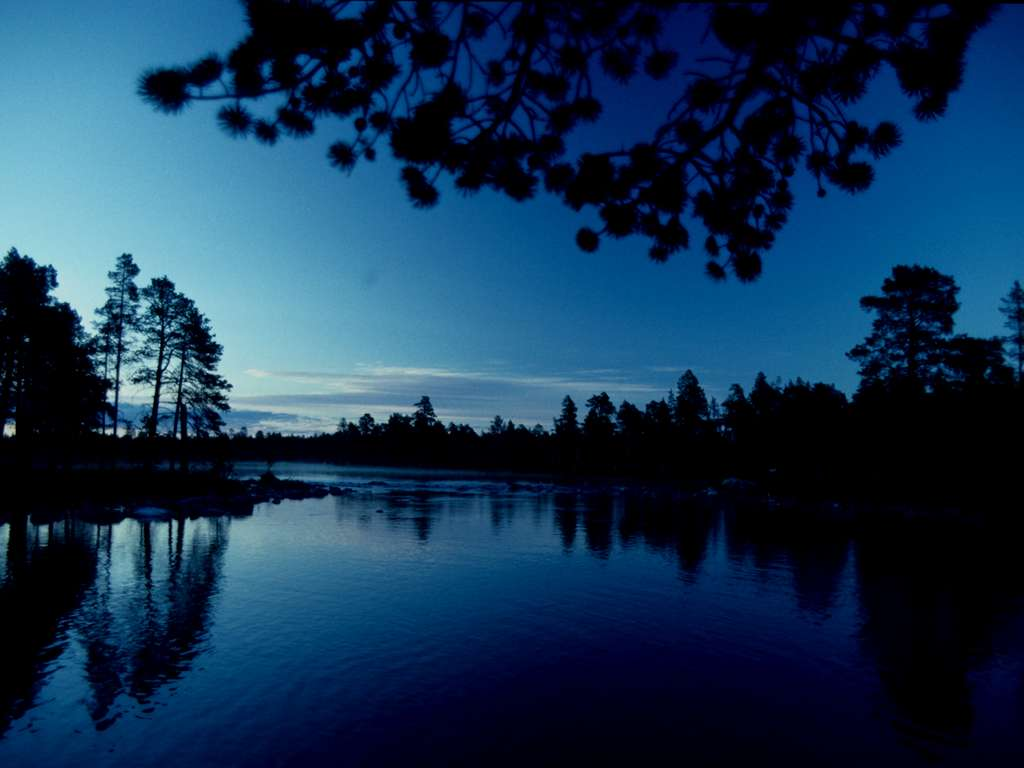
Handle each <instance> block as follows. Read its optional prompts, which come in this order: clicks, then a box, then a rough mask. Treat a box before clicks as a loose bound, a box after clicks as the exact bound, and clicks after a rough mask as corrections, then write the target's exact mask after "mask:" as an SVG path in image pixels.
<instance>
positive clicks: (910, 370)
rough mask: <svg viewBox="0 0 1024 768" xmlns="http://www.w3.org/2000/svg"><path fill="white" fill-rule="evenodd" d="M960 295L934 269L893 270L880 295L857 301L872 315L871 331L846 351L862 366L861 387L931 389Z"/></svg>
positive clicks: (939, 375) (938, 376)
mask: <svg viewBox="0 0 1024 768" xmlns="http://www.w3.org/2000/svg"><path fill="white" fill-rule="evenodd" d="M959 291H960V289H959V288H958V287H957V285H956V283H955V282H954V280H953V278H952V277H950V276H948V275H944V274H942V273H941V272H939V271H937V270H935V269H933V268H932V267H922V266H919V265H913V266H904V265H900V266H896V267H893V269H892V275H891V276H890V277H887V278H885V280H884V281H883V283H882V295H881V296H865V297H863V298H862V299H861V300H860V305H861V308H862V309H864V310H866V311H868V312H874V313H875V319H874V320H873V321H872V323H871V333H870V334H869V335H868V337H867V338H866V339H865V340H864V341H863V342H862V343H861V344H858V345H857V346H856V347H854V348H853V349H851V350H850V351H849V352H848V353H847V356H848V357H849V358H850V359H851V360H854V361H855V362H857V363H858V364H859V365H860V375H861V387H862V388H871V387H875V386H882V387H886V388H906V389H907V391H908V392H909V393H914V392H924V391H928V390H930V389H932V388H933V387H934V386H935V385H936V383H937V382H938V381H939V380H940V379H941V378H942V375H943V363H944V362H945V359H946V349H947V347H946V342H947V341H948V340H949V338H950V336H951V334H952V332H953V314H954V313H955V312H956V311H957V309H958V308H959V307H960V304H959V302H958V301H957V299H956V295H957V293H958V292H959Z"/></svg>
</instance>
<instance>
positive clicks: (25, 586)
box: [0, 516, 230, 733]
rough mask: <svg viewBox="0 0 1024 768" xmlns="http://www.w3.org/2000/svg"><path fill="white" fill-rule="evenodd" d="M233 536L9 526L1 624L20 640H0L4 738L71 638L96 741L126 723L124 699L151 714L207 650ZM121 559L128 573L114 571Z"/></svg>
mask: <svg viewBox="0 0 1024 768" xmlns="http://www.w3.org/2000/svg"><path fill="white" fill-rule="evenodd" d="M229 525H230V521H229V520H228V519H226V518H211V519H204V520H195V521H191V520H184V519H183V520H177V521H170V522H135V521H125V522H123V523H121V524H119V525H118V526H112V525H100V524H94V523H86V522H81V521H76V520H74V519H72V518H66V519H63V520H60V521H57V522H52V523H47V524H44V525H34V524H31V523H29V522H28V521H27V520H26V518H25V517H24V516H22V517H20V518H16V519H14V520H12V521H11V523H10V525H9V526H8V530H7V547H6V553H7V555H6V560H5V563H4V567H5V571H4V579H3V582H2V585H0V615H2V616H4V617H6V618H7V619H8V620H9V621H10V624H9V625H8V626H10V627H12V628H14V630H15V631H4V632H0V653H2V654H3V658H4V659H5V665H6V667H7V670H8V673H9V674H4V675H3V676H0V733H2V732H3V731H4V730H6V729H7V728H8V727H9V726H10V723H11V722H12V721H13V720H15V719H17V718H19V717H20V716H21V715H22V714H24V713H25V712H26V711H27V710H28V709H30V708H31V707H32V706H34V704H35V701H36V696H37V694H38V692H39V690H40V688H41V687H42V685H43V684H44V683H45V681H46V679H47V677H48V676H49V675H50V674H51V673H52V672H53V671H54V670H55V669H56V668H57V667H58V665H59V663H60V657H61V654H62V653H63V652H64V650H65V646H66V645H67V643H68V640H69V635H70V634H71V633H73V634H74V635H75V636H76V637H78V638H81V641H82V644H83V646H84V651H85V653H84V670H83V672H84V677H85V679H86V681H87V682H88V687H89V691H90V695H89V699H88V701H87V706H88V709H89V714H90V716H91V717H92V720H93V722H94V723H95V725H96V728H97V729H98V730H104V729H106V728H108V727H110V725H112V724H113V723H114V722H115V721H116V720H117V718H118V717H119V716H120V715H121V714H123V712H124V710H125V705H124V704H122V703H121V699H122V696H123V695H127V696H128V697H130V698H131V699H133V700H134V701H135V702H136V703H138V704H140V705H147V704H149V703H150V702H151V700H152V698H153V696H154V694H155V693H156V692H157V691H158V690H159V689H160V688H162V687H163V686H165V685H167V684H168V683H170V682H172V681H175V680H178V679H180V678H181V677H183V676H184V675H185V674H186V673H187V672H188V670H189V669H190V668H191V665H192V662H193V660H194V659H195V657H196V656H197V655H198V654H200V653H202V651H203V642H204V640H205V638H206V636H207V633H208V631H209V623H210V615H211V601H212V599H213V597H214V596H215V595H216V593H217V591H218V583H219V578H220V570H221V564H222V560H223V555H224V552H225V549H226V547H227V540H228V528H229ZM115 530H116V532H115ZM124 549H127V550H128V552H129V554H128V557H127V560H128V562H130V564H131V569H130V572H128V573H124V572H118V566H119V565H120V563H118V562H115V561H118V560H119V559H120V558H123V557H124V553H123V550H124ZM5 623H6V622H5Z"/></svg>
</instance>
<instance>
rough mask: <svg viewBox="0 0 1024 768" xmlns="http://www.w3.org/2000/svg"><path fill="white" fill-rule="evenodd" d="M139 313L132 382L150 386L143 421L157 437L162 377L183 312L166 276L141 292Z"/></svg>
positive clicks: (181, 302) (183, 306)
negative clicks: (140, 311)
mask: <svg viewBox="0 0 1024 768" xmlns="http://www.w3.org/2000/svg"><path fill="white" fill-rule="evenodd" d="M141 297H142V313H141V315H140V316H139V347H138V349H137V350H136V354H135V360H136V362H137V363H138V368H137V370H136V371H135V375H134V376H133V377H132V381H134V382H135V383H137V384H150V385H152V387H153V399H152V405H151V407H150V412H149V416H148V418H147V419H146V425H145V429H146V433H147V434H148V435H149V437H150V438H153V437H156V433H157V427H158V425H159V421H160V398H161V394H162V391H163V387H164V384H165V377H166V375H167V371H168V369H169V367H170V365H171V361H172V360H173V359H174V349H175V347H176V345H177V344H178V343H179V339H180V329H181V321H182V319H183V313H184V310H185V309H186V306H187V304H186V302H185V299H184V297H183V296H182V295H181V294H180V293H178V291H177V290H176V289H175V286H174V283H173V282H172V281H171V280H170V278H168V277H167V276H166V275H164V276H163V277H154V278H153V279H152V280H151V281H150V283H149V285H147V286H146V287H145V288H143V289H142V291H141Z"/></svg>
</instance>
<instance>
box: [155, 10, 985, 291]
mask: <svg viewBox="0 0 1024 768" xmlns="http://www.w3.org/2000/svg"><path fill="white" fill-rule="evenodd" d="M680 5H681V4H677V3H670V2H661V3H651V4H647V3H611V2H588V3H536V2H529V3H511V2H509V3H437V2H415V3H412V2H388V1H386V0H374V1H372V2H365V3H348V2H327V0H303V1H302V2H297V1H291V2H289V0H247V2H246V3H245V6H246V16H247V21H248V25H249V32H248V34H247V36H246V37H245V38H244V39H243V40H242V41H240V42H239V43H238V44H237V45H236V46H235V47H234V48H233V49H232V50H231V51H230V53H228V54H227V55H226V56H219V55H216V54H210V55H208V56H205V57H204V58H202V59H199V60H198V61H196V62H194V63H193V64H191V65H189V66H179V67H172V68H165V69H153V70H150V71H149V72H146V73H145V74H144V75H143V76H142V77H141V79H140V83H139V91H140V93H141V95H142V97H143V98H144V99H146V100H147V101H148V102H149V103H151V104H153V105H154V106H155V107H156V108H158V109H161V110H163V111H166V112H170V113H175V112H179V111H181V110H182V109H183V108H184V107H185V106H186V105H188V104H189V103H190V102H192V101H211V100H212V101H220V102H223V106H222V107H221V109H220V111H219V113H218V121H219V122H220V125H221V127H222V128H223V129H224V130H225V131H227V132H228V133H229V134H230V135H232V136H254V137H255V138H256V139H258V140H259V141H262V142H264V143H267V144H273V143H274V142H276V141H277V140H278V138H279V137H281V136H282V135H286V136H290V137H295V138H301V137H305V136H309V135H311V134H312V133H313V132H314V130H315V127H316V125H317V123H318V122H321V123H323V122H324V121H325V120H327V119H330V118H334V119H340V120H341V123H342V125H343V128H342V130H341V131H339V132H338V134H337V135H338V140H337V141H336V142H335V143H333V144H332V145H331V147H330V151H329V159H330V162H331V163H332V164H334V165H335V166H336V167H338V168H340V169H342V170H350V169H351V168H353V166H354V165H355V164H356V163H357V162H358V161H359V160H361V159H364V160H373V159H374V158H375V157H376V154H377V152H378V150H379V148H380V146H381V145H383V144H384V143H387V144H389V145H390V147H391V151H392V153H393V154H394V156H395V157H396V158H397V159H398V160H399V161H400V162H402V163H403V168H402V171H401V178H402V181H403V183H404V184H405V187H406V189H407V191H408V194H409V196H410V198H411V199H412V201H413V203H414V204H415V205H417V206H421V207H427V206H432V205H434V204H435V203H436V202H437V200H438V196H439V192H438V187H437V182H438V179H439V177H440V176H442V175H447V176H450V177H451V178H452V179H453V180H454V184H455V187H456V188H457V189H459V190H462V191H464V192H475V191H477V190H480V189H481V188H485V187H486V188H490V189H494V190H497V191H499V192H501V193H503V194H505V195H508V196H509V197H511V198H513V199H515V200H524V199H526V198H530V197H533V196H534V195H535V194H536V192H537V190H538V188H540V187H541V186H543V187H545V188H546V189H547V190H548V191H549V192H550V193H552V194H554V195H557V196H558V197H560V198H561V199H562V200H563V202H564V203H565V204H566V205H568V206H569V207H570V208H572V209H573V210H576V211H579V210H581V209H583V208H592V209H594V210H596V212H597V215H598V218H599V220H600V223H599V224H597V225H595V226H593V227H584V228H582V229H580V230H579V233H578V235H577V238H576V240H577V243H578V245H579V246H580V248H582V249H583V250H586V251H592V250H594V249H596V248H597V247H598V245H599V242H600V239H601V237H612V238H621V237H626V236H629V235H640V236H641V237H643V238H645V239H646V240H647V241H648V242H649V255H650V257H651V258H652V259H654V260H656V261H664V260H665V259H667V258H668V257H669V256H670V255H671V254H673V253H675V252H677V251H679V250H681V249H685V248H687V247H688V246H689V244H690V234H689V230H688V229H687V226H686V224H685V223H684V221H686V220H687V219H696V220H698V221H699V222H700V223H701V224H702V225H703V228H704V229H705V230H706V233H707V237H706V238H705V239H704V241H703V247H704V250H705V252H706V254H707V256H708V259H709V260H708V262H707V272H708V274H709V275H710V276H712V277H714V278H723V277H725V276H726V274H727V271H732V272H733V273H734V274H735V275H736V276H737V277H738V278H740V279H741V280H752V279H754V278H756V277H757V275H758V274H759V273H760V271H761V257H762V255H763V254H764V253H765V252H766V251H768V250H769V249H770V248H771V247H772V244H773V243H774V240H775V236H776V233H777V232H778V231H779V230H780V229H781V228H782V226H783V225H784V224H785V222H786V220H787V217H788V215H789V211H790V208H791V207H792V205H793V193H792V191H791V188H790V181H789V179H790V178H791V177H792V176H793V175H794V174H795V173H796V170H797V168H798V167H799V166H800V165H801V164H803V165H804V166H805V167H806V168H807V170H808V171H809V172H810V173H811V174H812V175H813V176H814V178H815V179H816V180H817V184H818V190H819V192H818V193H819V195H823V194H825V189H826V187H827V186H828V185H834V186H836V187H838V188H840V189H842V190H845V191H847V192H850V193H853V192H859V191H862V190H864V189H866V188H867V187H868V186H869V185H870V184H871V182H872V179H873V178H874V169H873V166H872V162H873V161H874V160H877V159H879V158H881V157H883V156H885V155H886V154H888V153H889V152H890V151H891V150H892V149H893V148H894V147H896V146H898V145H899V143H900V138H901V134H900V130H899V128H898V127H897V126H896V124H895V123H893V122H890V121H888V120H882V121H881V122H878V123H875V124H874V125H866V124H864V123H861V122H858V121H857V120H855V119H853V117H852V116H851V108H852V107H853V105H854V104H855V103H856V102H857V101H858V100H860V98H861V97H862V96H863V95H864V94H865V92H866V91H867V89H868V87H869V85H870V84H871V82H872V81H873V79H874V78H875V76H876V75H877V74H878V73H879V72H880V71H881V70H882V69H883V67H890V68H891V69H892V70H893V71H894V72H895V73H896V76H897V77H898V79H899V83H900V86H901V88H902V89H903V91H904V93H905V94H906V95H907V96H908V97H909V98H910V100H911V101H912V103H913V108H914V113H915V115H916V116H917V118H918V119H921V120H927V119H932V118H935V117H938V116H940V115H942V114H943V112H944V111H945V109H946V105H947V101H948V98H949V95H950V94H951V93H952V92H953V91H955V90H956V89H957V88H959V87H960V85H961V82H962V80H963V74H964V56H965V52H966V49H967V46H968V44H969V43H970V40H971V37H972V36H973V34H974V33H975V32H976V31H977V30H978V29H979V28H980V27H982V26H983V25H984V24H986V23H987V22H988V20H989V18H990V15H991V11H992V7H993V4H990V3H983V2H977V3H955V4H951V5H933V4H926V3H893V4H877V3H816V4H788V3H766V4H761V5H757V6H746V5H716V6H713V7H711V8H710V9H708V10H707V11H706V23H707V30H708V33H707V34H706V35H705V40H707V48H708V50H707V54H708V55H707V56H704V57H702V58H698V59H697V61H698V62H699V65H698V66H699V68H698V69H697V70H696V71H686V72H679V71H677V67H676V65H677V62H678V61H679V59H680V58H681V54H682V57H684V58H686V59H687V60H689V59H690V58H691V55H692V53H693V52H691V51H686V50H679V45H678V43H677V42H676V41H674V40H673V39H672V38H673V34H672V30H673V24H676V25H678V24H682V23H693V20H695V19H697V18H698V15H697V14H696V13H691V14H689V15H688V16H686V17H681V16H680V15H678V14H677V12H678V11H679V7H680ZM701 13H704V11H701ZM674 16H675V18H673V17H674ZM701 18H703V17H701ZM700 23H702V24H703V23H704V22H703V21H701V22H700ZM676 29H678V26H677V27H676ZM641 72H642V75H641ZM600 75H605V76H607V77H608V78H611V79H612V80H615V81H618V82H620V83H627V82H629V81H630V80H632V79H633V78H635V77H640V76H642V77H648V78H654V79H657V80H661V79H667V80H666V83H667V85H666V87H667V91H666V108H665V114H664V117H663V120H662V122H661V123H660V125H659V126H658V127H657V128H656V129H655V130H654V132H653V133H652V134H651V135H649V136H647V137H645V138H644V139H643V140H642V141H639V142H637V143H636V144H633V145H632V146H625V147H624V146H616V147H609V148H607V150H605V151H596V152H588V153H583V154H576V153H573V152H570V151H569V150H568V149H567V146H566V139H567V138H568V137H569V135H570V134H571V133H572V131H573V129H574V128H576V127H577V126H578V125H580V124H584V123H591V122H594V121H596V120H598V119H599V117H600V115H601V113H602V110H603V103H604V102H607V101H609V99H610V98H613V96H612V94H611V93H609V92H608V91H607V85H606V84H602V82H601V79H600ZM331 130H332V131H336V130H337V128H336V127H335V126H334V125H332V127H331Z"/></svg>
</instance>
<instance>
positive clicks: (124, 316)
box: [96, 253, 139, 435]
mask: <svg viewBox="0 0 1024 768" xmlns="http://www.w3.org/2000/svg"><path fill="white" fill-rule="evenodd" d="M138 275H139V268H138V266H137V265H136V264H135V261H134V259H133V258H132V255H131V254H130V253H122V254H121V255H120V256H118V258H117V262H116V264H115V266H114V269H113V270H111V271H110V272H107V279H108V280H109V281H110V284H109V285H108V286H107V288H106V292H107V301H106V303H105V304H104V305H103V306H102V307H100V308H99V309H97V310H96V314H97V315H98V316H99V326H98V336H99V348H100V352H101V354H102V356H103V376H104V378H107V379H108V380H109V381H110V384H111V388H112V389H113V390H114V406H113V419H114V421H113V430H112V432H113V434H114V435H117V424H118V417H119V411H120V402H121V379H122V368H123V367H124V364H125V363H126V362H127V360H128V358H129V354H130V351H131V347H132V334H133V333H134V331H135V327H136V324H137V323H138V315H139V288H138V286H137V285H136V284H135V278H136V277H138Z"/></svg>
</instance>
